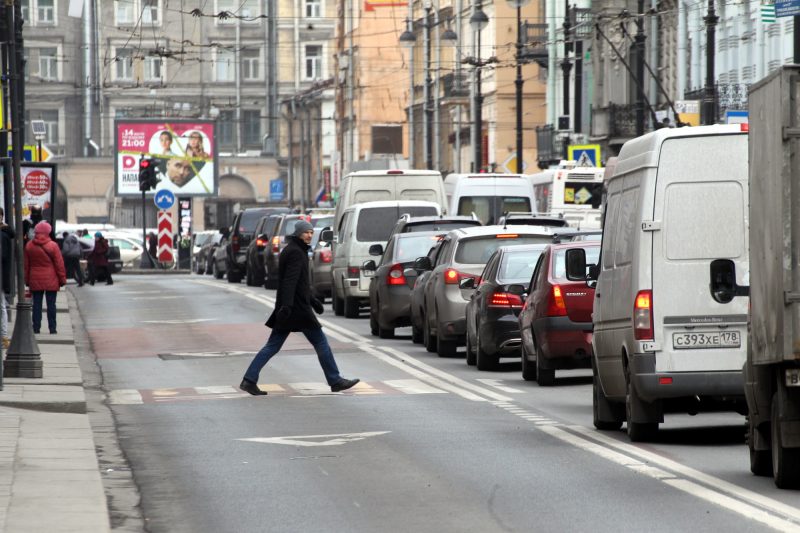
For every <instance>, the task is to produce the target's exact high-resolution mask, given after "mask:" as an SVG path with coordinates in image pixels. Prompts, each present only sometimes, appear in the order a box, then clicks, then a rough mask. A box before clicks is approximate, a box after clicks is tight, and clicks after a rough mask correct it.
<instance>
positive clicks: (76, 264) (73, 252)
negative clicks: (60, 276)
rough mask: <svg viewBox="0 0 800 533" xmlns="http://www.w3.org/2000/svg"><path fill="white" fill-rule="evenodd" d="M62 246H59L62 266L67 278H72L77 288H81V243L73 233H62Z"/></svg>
mask: <svg viewBox="0 0 800 533" xmlns="http://www.w3.org/2000/svg"><path fill="white" fill-rule="evenodd" d="M63 235H64V244H63V245H62V246H61V255H62V256H64V266H65V267H66V269H67V277H68V278H69V277H74V278H75V281H77V282H78V287H83V272H81V243H80V242H79V241H78V236H77V235H75V234H74V233H69V232H68V231H65V232H64V234H63Z"/></svg>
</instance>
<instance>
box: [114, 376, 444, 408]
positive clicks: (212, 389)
mask: <svg viewBox="0 0 800 533" xmlns="http://www.w3.org/2000/svg"><path fill="white" fill-rule="evenodd" d="M258 386H259V387H260V388H261V389H262V390H265V391H267V392H268V393H269V396H285V397H300V398H303V397H309V398H310V397H320V396H342V395H345V396H380V395H399V394H405V395H416V394H447V391H445V390H442V389H438V388H436V387H433V386H431V385H428V384H427V383H425V382H423V381H420V380H418V379H394V380H387V381H372V382H369V383H368V382H365V381H361V382H359V383H357V384H356V385H355V386H354V387H353V388H352V389H349V390H347V391H344V392H331V388H330V386H328V385H327V384H325V383H322V382H301V383H285V384H278V383H259V385H258ZM248 397H250V394H249V393H246V392H244V391H242V390H240V389H239V388H238V387H235V386H233V385H212V386H204V387H179V388H166V389H118V390H113V391H111V392H109V393H108V400H109V403H111V404H112V405H140V404H146V403H174V402H190V401H197V400H232V399H237V398H248Z"/></svg>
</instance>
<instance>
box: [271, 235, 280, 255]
mask: <svg viewBox="0 0 800 533" xmlns="http://www.w3.org/2000/svg"><path fill="white" fill-rule="evenodd" d="M280 251H281V238H280V237H278V236H277V235H276V236H274V237H273V238H272V253H274V254H277V253H278V252H280Z"/></svg>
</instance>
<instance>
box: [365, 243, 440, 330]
mask: <svg viewBox="0 0 800 533" xmlns="http://www.w3.org/2000/svg"><path fill="white" fill-rule="evenodd" d="M442 236H443V233H442V232H440V231H425V232H418V233H400V234H397V235H394V236H393V237H392V238H391V239H389V242H388V243H386V250H385V251H384V250H382V249H380V248H382V247H381V245H380V244H377V245H373V246H372V247H370V254H371V255H379V254H380V252H383V256H382V257H381V260H380V264H378V265H376V264H375V261H374V260H369V261H366V262H365V263H364V265H363V266H362V270H363V271H364V275H366V276H369V277H370V282H369V303H370V306H369V308H370V311H369V324H370V330H371V331H372V334H373V335H378V336H379V337H381V338H382V339H388V338H391V337H393V336H394V330H395V328H399V327H404V326H410V325H411V289H412V287H413V286H414V281H415V280H416V271H413V275H411V268H410V267H411V266H412V265H413V264H414V260H415V259H416V258H417V257H421V256H423V255H426V254H427V253H428V252H429V251H430V249H431V248H432V247H434V246H436V244H437V243H438V242H439V240H440V239H441V237H442ZM407 269H409V271H407Z"/></svg>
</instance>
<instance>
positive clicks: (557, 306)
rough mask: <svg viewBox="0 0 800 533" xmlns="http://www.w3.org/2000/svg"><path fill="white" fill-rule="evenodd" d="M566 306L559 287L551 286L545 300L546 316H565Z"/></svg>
mask: <svg viewBox="0 0 800 533" xmlns="http://www.w3.org/2000/svg"><path fill="white" fill-rule="evenodd" d="M566 314H567V305H566V304H565V303H564V294H563V293H562V292H561V286H560V285H553V286H552V288H551V289H550V297H549V298H548V300H547V316H565V315H566Z"/></svg>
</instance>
